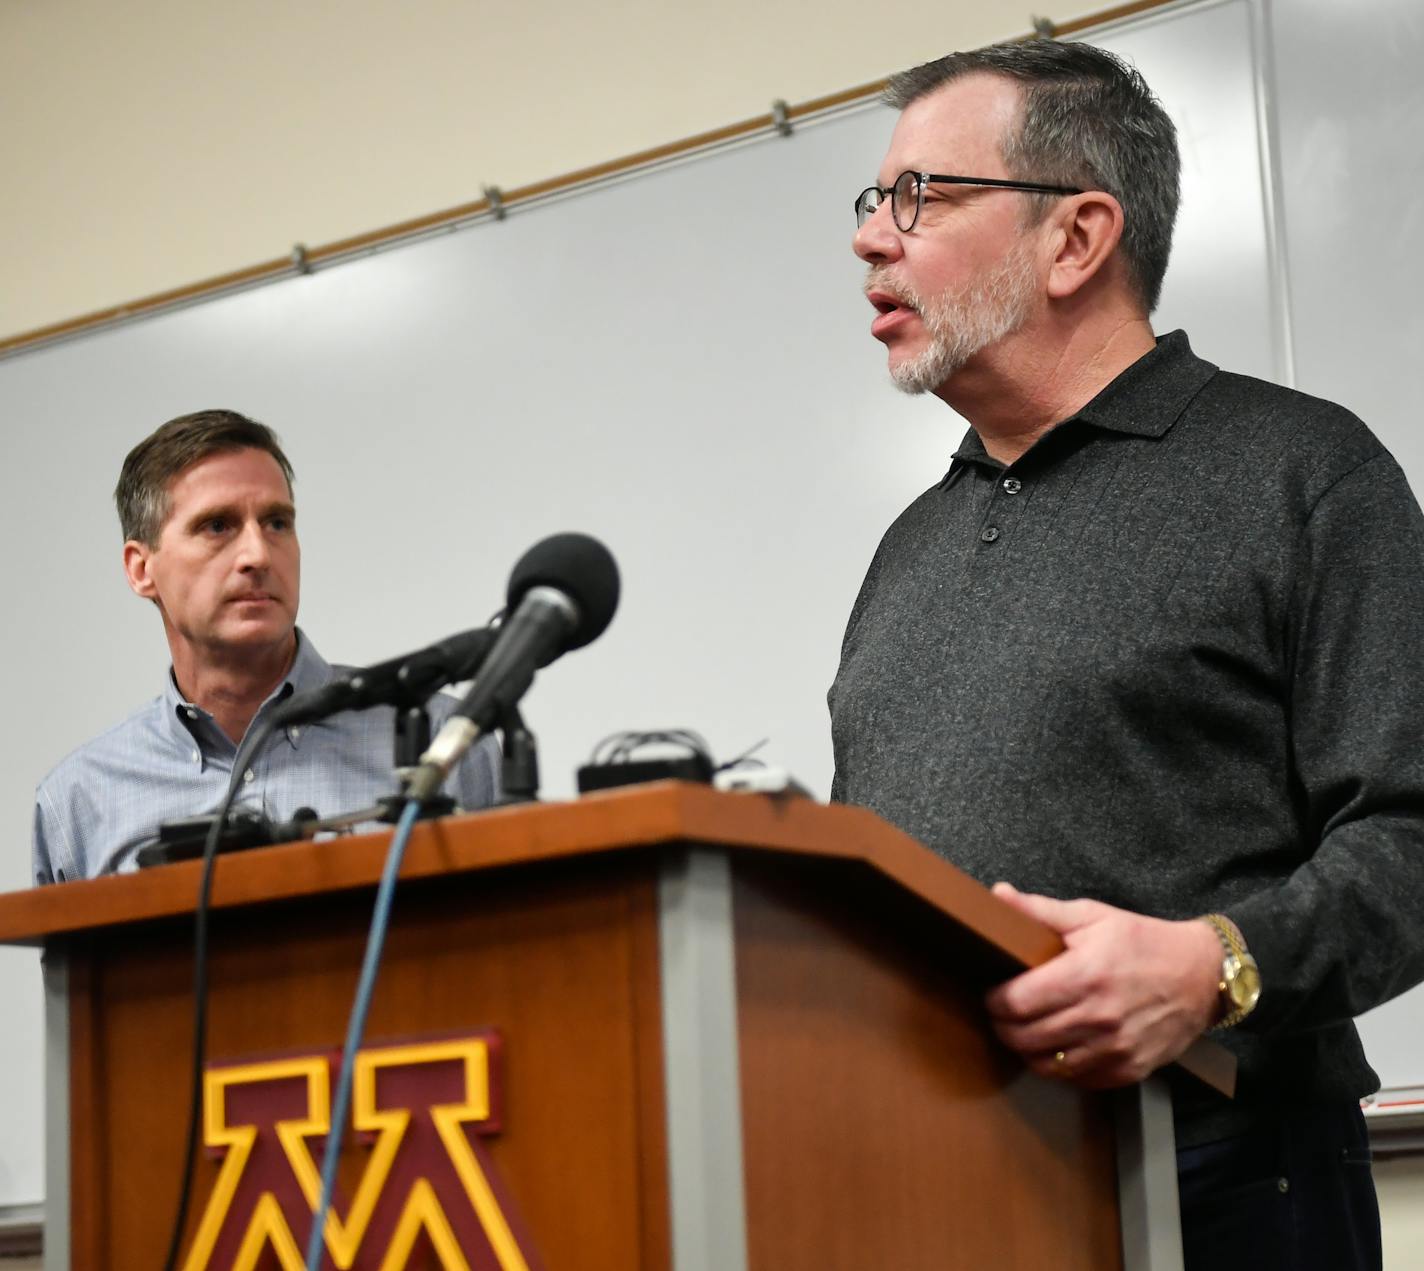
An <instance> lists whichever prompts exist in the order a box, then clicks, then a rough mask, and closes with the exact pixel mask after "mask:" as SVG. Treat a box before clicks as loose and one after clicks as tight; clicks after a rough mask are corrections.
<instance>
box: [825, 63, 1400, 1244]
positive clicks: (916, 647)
mask: <svg viewBox="0 0 1424 1271" xmlns="http://www.w3.org/2000/svg"><path fill="white" fill-rule="evenodd" d="M887 96H888V99H889V101H890V102H891V103H892V104H893V105H895V106H897V107H899V108H900V110H901V112H902V113H901V115H900V118H899V122H898V123H897V125H896V127H895V130H894V134H893V136H892V138H891V141H890V147H889V151H888V153H887V154H886V157H885V159H884V162H883V163H882V165H881V169H880V172H879V175H878V177H877V179H876V183H875V184H874V185H872V186H871V187H870V188H868V189H866V190H864V191H863V192H862V193H861V195H860V196H859V198H858V199H857V200H856V204H855V208H856V220H857V224H858V228H857V232H856V236H855V251H856V253H857V255H859V256H860V257H861V259H862V260H864V261H865V262H866V264H867V265H868V267H869V272H868V275H867V278H866V283H865V292H866V296H867V298H868V299H869V301H870V303H871V304H872V305H873V306H874V308H875V310H876V311H877V312H876V314H875V316H874V318H873V320H872V323H871V333H872V334H873V335H874V336H875V337H876V338H877V339H879V340H880V341H882V342H883V343H884V345H885V346H886V350H887V353H888V358H889V369H890V374H891V377H892V379H893V380H894V382H895V384H896V385H897V386H898V387H899V388H901V389H902V390H904V391H906V392H911V393H920V392H932V393H934V394H935V395H937V396H938V397H940V398H941V399H942V400H943V401H944V402H945V403H946V404H948V405H949V406H951V407H953V409H954V410H955V411H956V412H957V413H958V414H959V415H961V416H963V417H964V418H965V419H966V420H967V421H968V422H969V424H970V425H971V428H970V431H969V432H968V434H967V435H966V436H965V438H964V440H963V442H962V443H961V444H960V447H959V449H958V451H957V452H956V453H955V455H954V459H953V462H952V464H951V467H950V469H949V472H948V473H947V474H946V475H945V476H944V478H943V480H941V481H940V482H939V483H938V484H937V485H935V486H934V487H933V488H932V489H930V490H928V491H927V492H926V493H925V494H924V495H922V496H921V497H920V498H919V499H917V500H916V501H915V502H914V503H913V504H912V505H911V506H910V507H909V508H908V509H907V510H906V511H905V512H904V513H903V514H902V515H901V516H900V518H899V519H898V520H897V521H896V522H895V524H894V525H893V526H891V528H890V530H889V531H888V532H887V533H886V535H885V538H884V540H883V541H882V543H881V545H880V548H879V550H878V551H877V553H876V555H875V558H874V560H873V561H872V563H871V566H870V570H869V573H868V575H867V577H866V580H865V583H864V585H863V586H862V589H861V592H860V595H859V597H858V599H857V601H856V604H855V607H854V609H853V610H852V613H851V617H850V621H849V624H848V627H847V630H846V635H845V642H844V646H843V649H842V657H841V664H840V668H839V671H838V673H837V676H836V680H835V683H834V685H833V687H832V689H831V693H830V705H831V715H832V728H833V734H834V740H835V756H836V779H835V787H834V797H835V798H838V799H841V800H844V801H846V802H851V803H858V804H863V805H865V806H867V807H870V808H872V809H874V810H875V811H877V812H879V813H880V814H881V815H883V816H885V817H886V818H887V819H889V820H890V821H892V822H893V823H895V824H897V825H899V826H901V827H902V828H903V829H905V830H906V831H908V832H909V833H911V834H913V835H914V836H915V837H917V838H919V839H920V840H922V841H923V842H925V843H927V844H928V845H929V846H931V847H932V848H933V849H935V850H936V851H938V852H940V853H942V854H943V855H945V856H946V857H948V858H949V859H950V860H952V861H954V862H955V863H956V864H957V865H959V866H960V867H962V868H963V869H965V870H967V871H968V872H969V873H971V874H973V875H974V876H976V877H978V878H980V879H981V880H982V881H984V882H986V883H994V882H996V880H1008V882H1003V881H999V882H998V885H997V887H996V890H997V891H998V894H999V895H1000V896H1001V897H1002V898H1003V899H1004V900H1006V901H1007V902H1009V903H1010V904H1013V905H1016V906H1018V907H1019V908H1021V909H1023V910H1024V911H1026V912H1027V913H1029V914H1031V915H1033V916H1034V917H1035V918H1038V919H1039V920H1041V921H1043V922H1045V923H1047V924H1048V925H1050V926H1051V927H1053V928H1054V929H1056V930H1057V931H1058V932H1060V933H1061V934H1062V936H1063V938H1064V942H1065V944H1066V946H1067V948H1066V951H1065V952H1064V953H1063V954H1062V955H1061V956H1060V957H1058V958H1056V959H1054V960H1053V961H1052V962H1050V963H1049V964H1047V965H1045V966H1044V967H1041V968H1038V969H1036V970H1033V971H1029V972H1027V973H1025V974H1023V975H1020V976H1018V977H1017V978H1015V979H1013V980H1010V981H1009V982H1008V983H1007V984H1005V985H1002V986H1001V987H999V988H998V989H996V990H994V991H993V992H992V993H991V994H990V995H989V997H988V1009H989V1012H990V1016H991V1019H992V1021H993V1024H994V1028H995V1030H996V1032H997V1033H998V1035H999V1037H1000V1038H1001V1039H1002V1041H1003V1042H1004V1043H1005V1044H1006V1045H1007V1046H1009V1047H1011V1048H1012V1049H1014V1050H1015V1051H1017V1052H1019V1054H1021V1055H1022V1056H1023V1058H1024V1060H1025V1062H1026V1063H1027V1064H1028V1066H1029V1067H1031V1068H1032V1069H1033V1070H1034V1071H1035V1072H1037V1073H1039V1074H1040V1075H1042V1076H1045V1077H1049V1078H1052V1079H1060V1080H1066V1081H1073V1082H1077V1083H1080V1084H1082V1085H1084V1086H1089V1087H1110V1086H1118V1085H1124V1084H1128V1083H1130V1082H1133V1081H1136V1080H1139V1079H1140V1078H1142V1077H1143V1076H1145V1075H1146V1074H1148V1073H1150V1072H1152V1071H1154V1070H1156V1069H1157V1068H1160V1067H1162V1066H1163V1065H1166V1064H1168V1063H1170V1062H1171V1061H1172V1060H1173V1059H1175V1058H1176V1057H1177V1056H1178V1055H1180V1054H1181V1053H1182V1052H1183V1050H1185V1049H1186V1047H1187V1046H1188V1045H1190V1044H1191V1042H1192V1041H1193V1040H1194V1039H1195V1038H1196V1037H1198V1036H1199V1035H1200V1034H1201V1033H1203V1032H1204V1031H1207V1030H1208V1029H1213V1028H1214V1029H1216V1030H1217V1034H1216V1035H1217V1036H1218V1037H1219V1039H1220V1040H1221V1041H1222V1042H1223V1044H1225V1045H1227V1046H1228V1047H1230V1048H1231V1049H1232V1050H1233V1051H1234V1052H1235V1053H1236V1055H1237V1057H1238V1060H1239V1062H1240V1081H1239V1092H1238V1097H1237V1098H1236V1099H1235V1100H1234V1101H1228V1100H1225V1099H1223V1098H1220V1097H1218V1096H1216V1095H1215V1094H1214V1093H1212V1092H1211V1091H1208V1090H1207V1089H1206V1088H1205V1087H1202V1086H1200V1085H1199V1084H1198V1083H1196V1082H1195V1081H1194V1080H1193V1079H1191V1078H1187V1077H1182V1076H1179V1075H1177V1073H1176V1072H1175V1071H1173V1072H1172V1073H1171V1074H1170V1079H1171V1080H1172V1081H1173V1084H1174V1091H1173V1097H1174V1106H1175V1115H1176V1129H1177V1146H1178V1166H1179V1181H1180V1186H1181V1199H1182V1213H1183V1237H1184V1246H1185V1253H1186V1259H1187V1265H1188V1267H1207V1266H1210V1267H1212V1268H1216V1269H1219V1268H1223V1267H1236V1266H1241V1267H1248V1266H1249V1267H1251V1268H1252V1269H1253V1271H1259V1269H1260V1268H1269V1267H1282V1268H1284V1267H1290V1268H1297V1267H1320V1268H1329V1269H1330V1271H1342V1269H1343V1268H1355V1267H1378V1266H1379V1263H1380V1250H1379V1225H1378V1211H1377V1208H1376V1204H1375V1197H1374V1190H1373V1184H1372V1182H1371V1179H1370V1173H1369V1166H1368V1160H1369V1148H1368V1139H1367V1136H1366V1132H1365V1129H1364V1125H1363V1121H1362V1119H1361V1117H1360V1114H1359V1099H1360V1098H1361V1097H1362V1096H1364V1095H1366V1094H1368V1093H1369V1092H1370V1091H1372V1090H1373V1089H1375V1088H1376V1086H1377V1084H1378V1082H1377V1079H1376V1077H1375V1074H1374V1073H1373V1072H1372V1071H1371V1069H1370V1067H1369V1065H1368V1064H1367V1062H1366V1061H1365V1057H1364V1055H1363V1052H1362V1051H1361V1048H1360V1043H1359V1038H1358V1035H1357V1034H1356V1032H1355V1028H1354V1026H1353V1024H1352V1023H1351V1019H1352V1017H1353V1016H1355V1015H1356V1014H1358V1013H1360V1012H1361V1011H1364V1010H1366V1009H1368V1008H1369V1007H1371V1006H1373V1005H1375V1004H1377V1003H1378V1002H1380V1001H1382V1000H1384V999H1385V998H1388V997H1390V996H1391V995H1393V994H1395V993H1398V992H1400V991H1402V990H1403V989H1404V988H1406V987H1408V986H1409V985H1410V984H1412V983H1414V982H1415V981H1417V980H1419V979H1420V978H1421V976H1424V939H1421V935H1420V927H1421V924H1420V923H1419V921H1418V914H1419V911H1420V897H1421V896H1424V748H1421V747H1420V745H1419V742H1418V721H1419V720H1420V719H1421V718H1424V676H1421V671H1420V668H1421V667H1424V521H1421V517H1420V514H1419V509H1418V507H1417V505H1416V504H1415V502H1414V499H1413V497H1412V496H1411V495H1410V493H1409V489H1408V486H1407V483H1406V481H1405V478H1404V476H1403V474H1402V472H1401V471H1400V469H1399V467H1398V465H1397V464H1396V463H1395V462H1394V460H1393V459H1392V458H1391V457H1390V456H1389V455H1388V454H1387V453H1386V452H1385V450H1384V449H1383V447H1382V446H1381V445H1380V444H1379V442H1378V441H1377V440H1376V439H1375V438H1374V437H1373V436H1371V434H1370V433H1369V432H1368V430H1367V429H1366V428H1365V427H1364V426H1363V425H1362V424H1361V423H1360V422H1359V421H1358V420H1357V419H1355V418H1354V417H1353V416H1352V415H1350V414H1349V413H1348V412H1347V411H1345V410H1343V409H1341V408H1340V407H1338V406H1334V405H1331V404H1329V403H1327V402H1322V401H1318V400H1315V399H1312V398H1308V397H1305V396H1303V395H1301V394H1298V393H1293V392H1290V391H1287V390H1285V389H1281V388H1277V387H1274V386H1271V385H1268V384H1264V383H1261V382H1259V381H1256V380H1251V379H1248V378H1245V377H1243V376H1238V375H1232V374H1228V373H1225V372H1222V371H1219V370H1218V369H1217V368H1216V367H1214V366H1212V365H1211V364H1209V363H1207V362H1204V361H1202V360H1201V359H1199V358H1197V357H1196V356H1195V355H1194V354H1193V353H1192V351H1191V348H1190V346H1189V344H1188V342H1187V338H1186V336H1185V335H1184V334H1183V333H1181V332H1174V333H1172V334H1170V335H1165V336H1163V337H1161V338H1160V339H1159V338H1158V337H1157V336H1156V335H1155V334H1154V332H1153V329H1152V326H1151V324H1150V321H1149V315H1150V314H1151V312H1152V310H1153V308H1154V307H1155V305H1156V302H1157V298H1158V295H1159V292H1160V290H1161V284H1162V277H1163V274H1164V273H1165V271H1166V267H1167V259H1168V254H1169V251H1170V246H1171V235H1172V226H1173V222H1174V219H1175V216H1176V207H1177V197H1178V170H1179V161H1178V155H1177V146H1176V137H1175V131H1174V129H1173V127H1172V124H1171V121H1170V120H1169V119H1168V118H1167V116H1166V114H1165V112H1164V111H1163V110H1162V108H1161V106H1160V104H1159V103H1158V102H1157V101H1156V99H1155V98H1154V97H1153V96H1152V94H1151V91H1150V90H1149V89H1148V87H1147V85H1146V84H1145V83H1144V82H1143V80H1142V79H1141V77H1140V76H1139V75H1138V74H1137V73H1136V72H1135V71H1134V70H1132V69H1130V68H1129V67H1127V66H1126V65H1124V64H1123V63H1122V62H1121V61H1119V60H1118V59H1116V58H1115V57H1113V56H1112V55H1110V54H1107V53H1105V52H1102V51H1101V50H1097V49H1093V48H1090V47H1088V46H1085V45H1072V44H1057V43H1053V42H1049V41H1035V42H1032V43H1029V44H1023V45H1015V46H1000V47H994V48H990V49H985V50H980V51H978V52H975V53H964V54H953V55H951V56H949V57H946V58H942V59H940V60H939V61H936V62H931V63H928V64H926V65H924V66H921V67H918V68H916V69H914V70H911V71H907V72H905V73H904V74H902V75H899V76H896V77H895V78H894V79H892V81H891V83H890V86H889V89H888V93H887ZM1223 232H1224V233H1225V232H1229V227H1224V228H1223ZM1009 883H1012V884H1013V885H1012V886H1010V885H1009Z"/></svg>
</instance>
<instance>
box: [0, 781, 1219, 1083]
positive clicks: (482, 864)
mask: <svg viewBox="0 0 1424 1271" xmlns="http://www.w3.org/2000/svg"><path fill="white" fill-rule="evenodd" d="M390 835H391V831H378V832H376V833H372V834H363V835H357V836H352V837H343V838H336V839H328V840H324V841H321V842H301V843H288V844H282V845H280V846H276V847H266V848H255V849H252V850H249V851H244V852H237V853H232V854H227V855H223V856H220V857H219V858H218V860H217V864H216V868H215V870H214V877H213V890H212V907H213V908H214V909H229V908H236V907H240V906H244V905H255V904H263V903H267V902H270V901H279V900H291V899H298V898H301V897H310V896H315V895H320V894H322V893H326V892H335V891H344V890H352V889H359V888H365V887H374V886H375V885H376V883H377V882H378V881H379V879H380V875H381V869H382V865H383V863H384V860H385V853H386V845H387V843H388V842H389V840H390ZM676 845H707V846H721V847H726V848H729V849H731V850H733V851H750V852H775V853H782V854H791V855H801V856H806V857H812V858H820V859H822V860H839V861H844V862H851V863H859V864H861V865H863V866H866V867H868V868H870V869H871V870H873V871H875V872H876V873H878V874H880V875H882V876H883V877H885V878H886V879H888V880H890V881H892V882H893V883H895V884H897V885H898V886H899V887H900V888H902V889H903V890H904V891H906V892H909V893H910V894H912V895H914V896H917V897H919V898H920V899H921V900H923V901H924V902H926V903H927V904H928V905H930V906H931V907H933V908H934V909H937V910H939V911H940V912H941V913H943V914H944V915H945V916H946V917H947V918H949V919H951V920H953V921H954V922H956V923H958V924H959V925H960V926H961V927H963V928H965V929H966V930H967V931H969V932H972V933H973V934H974V935H975V936H977V937H978V938H979V939H980V940H982V941H983V942H984V943H985V944H986V945H987V946H988V947H989V948H990V949H992V950H995V951H997V952H998V953H1000V954H1001V955H1003V956H1004V957H1005V958H1007V959H1008V960H1009V961H1011V962H1013V963H1014V964H1016V965H1018V966H1023V967H1033V966H1039V965H1041V964H1042V963H1044V962H1047V961H1048V960H1049V959H1051V958H1053V957H1055V956H1056V955H1057V954H1059V953H1060V952H1062V950H1063V943H1062V941H1061V940H1060V939H1059V937H1058V935H1057V933H1055V932H1054V931H1052V930H1051V929H1050V928H1048V927H1047V926H1044V925H1043V924H1042V923H1039V922H1037V921H1036V920H1034V919H1032V918H1030V917H1028V916H1027V915H1026V914H1023V913H1021V912H1019V911H1018V910H1017V909H1014V908H1012V907H1011V906H1009V905H1006V904H1004V903H1003V902H1002V901H1000V900H998V899H997V898H996V897H995V896H994V895H993V894H992V893H991V892H990V891H989V890H988V889H987V888H986V887H984V886H982V885H981V884H980V883H978V882H976V881H975V880H974V879H972V878H970V877H969V875H967V874H965V873H964V872H963V871H961V870H959V869H957V868H956V867H955V866H953V865H951V864H950V863H949V862H948V861H945V860H943V859H942V858H940V857H939V856H936V855H935V854H934V853H932V852H930V851H929V850H928V849H927V848H925V847H923V846H922V845H920V844H919V843H917V842H916V841H915V840H914V839H912V838H910V837H909V836H908V835H906V834H904V833H902V832H901V831H899V830H897V829H895V828H894V827H893V826H890V825H888V824H886V823H885V822H884V821H882V820H881V819H880V818H879V817H877V816H875V815H874V814H873V813H872V812H869V811H867V810H865V809H863V808H852V807H841V806H836V807H830V806H826V805H824V804H819V803H815V802H813V801H811V800H809V799H801V798H788V797H781V796H771V795H753V794H723V793H719V792H717V791H714V790H711V789H709V788H708V787H706V786H700V785H695V784H689V783H683V782H672V781H668V782H658V783H655V784H652V785H646V786H639V787H632V788H624V789H621V790H613V791H608V792H606V793H600V794H592V795H586V796H584V797H583V798H580V799H578V800H576V801H573V802H567V803H549V804H534V805H529V804H525V805H520V806H513V807H507V808H495V809H489V810H487V811H483V812H478V813H473V814H470V815H466V816H457V817H448V818H443V819H441V820H435V821H426V822H421V823H419V824H417V825H416V827H415V830H414V833H413V834H412V835H411V840H410V844H409V846H408V848H407V850H406V856H405V861H404V863H403V866H402V869H401V878H402V880H404V881H414V880H417V879H422V878H427V879H428V878H437V877H441V876H444V875H449V874H459V873H466V872H470V871H476V870H485V869H497V868H504V867H510V866H518V865H528V864H535V863H541V862H543V863H552V862H556V861H561V860H572V859H574V858H589V857H594V856H598V855H600V854H604V853H617V852H626V851H629V850H634V849H644V850H647V849H657V848H659V847H668V846H676ZM201 874H202V863H201V861H198V860H193V861H183V862H180V863H177V864H173V865H165V866H160V867H156V868H152V869H149V870H145V871H142V872H139V873H134V874H120V875H111V876H108V877H104V878H95V879H86V880H82V881H76V882H70V883H61V884H57V885H54V886H49V887H39V888H32V889H30V890H27V891H19V892H10V893H6V894H3V895H0V943H4V944H34V943H40V942H43V941H46V940H50V939H54V938H60V937H64V936H69V935H79V934H81V933H83V932H86V931H96V930H100V929H103V928H113V927H117V926H125V925H128V924H132V923H141V922H148V921H152V920H155V919H162V918H172V917H178V916H181V915H184V914H188V913H191V912H192V911H193V909H194V908H195V906H196V903H197V897H198V887H199V881H200V878H201ZM1193 1056H1195V1059H1193ZM1182 1062H1183V1066H1184V1067H1187V1068H1188V1069H1189V1070H1190V1071H1193V1072H1195V1073H1196V1075H1198V1076H1199V1077H1201V1078H1202V1079H1203V1080H1205V1081H1206V1082H1207V1083H1208V1084H1210V1085H1213V1086H1215V1087H1216V1088H1218V1089H1221V1090H1223V1091H1225V1092H1226V1093H1230V1089H1231V1087H1232V1086H1233V1085H1234V1066H1235V1065H1234V1059H1233V1058H1232V1056H1230V1055H1229V1054H1228V1052H1226V1051H1225V1050H1223V1049H1222V1048H1221V1047H1219V1046H1216V1045H1214V1044H1212V1043H1203V1042H1199V1043H1198V1044H1197V1047H1196V1048H1194V1050H1193V1051H1189V1052H1188V1053H1187V1055H1185V1056H1183V1060H1182Z"/></svg>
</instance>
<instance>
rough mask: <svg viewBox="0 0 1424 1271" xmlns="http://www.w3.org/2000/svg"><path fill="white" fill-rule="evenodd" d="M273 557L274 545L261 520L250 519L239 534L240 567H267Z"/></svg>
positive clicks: (238, 564)
mask: <svg viewBox="0 0 1424 1271" xmlns="http://www.w3.org/2000/svg"><path fill="white" fill-rule="evenodd" d="M271 559H272V547H271V544H269V543H268V542H267V531H266V529H265V527H264V526H263V525H262V523H261V522H260V521H249V522H248V523H247V524H246V525H244V526H243V527H242V533H241V534H239V535H238V536H237V566H238V568H239V569H266V568H267V565H268V563H269V562H270V561H271Z"/></svg>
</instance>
